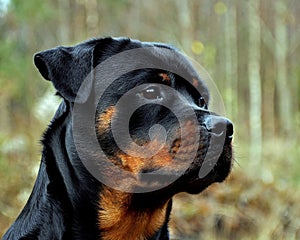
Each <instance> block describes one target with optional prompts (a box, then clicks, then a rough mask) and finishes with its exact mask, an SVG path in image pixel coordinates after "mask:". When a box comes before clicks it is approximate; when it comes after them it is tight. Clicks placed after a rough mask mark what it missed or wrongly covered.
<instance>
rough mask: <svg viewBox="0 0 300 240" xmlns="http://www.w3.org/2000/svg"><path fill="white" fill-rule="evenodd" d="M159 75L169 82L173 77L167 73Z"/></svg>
mask: <svg viewBox="0 0 300 240" xmlns="http://www.w3.org/2000/svg"><path fill="white" fill-rule="evenodd" d="M158 76H160V77H161V78H162V80H163V82H167V83H170V82H171V78H170V76H169V75H168V74H167V73H160V74H158Z"/></svg>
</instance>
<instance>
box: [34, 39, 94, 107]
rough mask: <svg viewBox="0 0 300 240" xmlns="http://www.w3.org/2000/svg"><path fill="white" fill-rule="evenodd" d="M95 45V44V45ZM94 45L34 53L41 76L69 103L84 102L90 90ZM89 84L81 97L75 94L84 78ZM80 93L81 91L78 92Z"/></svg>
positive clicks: (81, 45)
mask: <svg viewBox="0 0 300 240" xmlns="http://www.w3.org/2000/svg"><path fill="white" fill-rule="evenodd" d="M95 44H96V43H95ZM95 44H87V43H86V44H79V45H76V46H74V47H56V48H53V49H49V50H46V51H42V52H39V53H36V54H35V56H34V63H35V66H36V67H37V68H38V70H39V72H40V73H41V75H42V76H43V77H44V78H45V79H46V80H49V81H51V82H52V83H53V85H54V87H55V88H56V90H57V91H58V93H59V94H60V95H61V96H62V97H63V98H65V99H66V100H68V101H70V102H75V99H76V101H77V102H85V101H86V100H87V98H88V96H89V94H90V91H91V88H92V77H91V75H89V74H90V73H91V71H92V67H93V64H92V62H93V57H92V56H93V49H94V46H95ZM88 76H89V77H90V84H88V85H89V86H88V87H87V89H85V90H86V91H83V92H84V94H81V95H82V96H77V92H78V90H79V88H80V86H81V84H82V82H83V81H84V79H85V78H86V77H88ZM80 92H82V91H80Z"/></svg>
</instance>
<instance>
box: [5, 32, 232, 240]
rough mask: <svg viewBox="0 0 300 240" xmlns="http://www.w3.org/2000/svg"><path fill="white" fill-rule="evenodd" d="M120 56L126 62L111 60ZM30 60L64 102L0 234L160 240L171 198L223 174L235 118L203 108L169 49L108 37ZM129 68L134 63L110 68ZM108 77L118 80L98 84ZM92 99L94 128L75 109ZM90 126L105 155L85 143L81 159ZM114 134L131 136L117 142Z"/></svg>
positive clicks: (186, 69)
mask: <svg viewBox="0 0 300 240" xmlns="http://www.w3.org/2000/svg"><path fill="white" fill-rule="evenodd" d="M131 51H139V52H140V53H141V54H140V53H139V52H136V53H135V54H134V55H133V57H132V56H131V57H130V56H129V55H130V52H131ZM167 53H170V54H171V55H172V54H173V55H172V56H173V57H171V58H168V56H167ZM119 54H123V55H122V57H121V59H122V61H119V60H118V58H116V59H115V60H114V62H113V63H109V61H110V59H111V58H114V57H115V56H117V55H119ZM127 56H128V57H127ZM174 56H175V57H174ZM136 59H138V60H137V61H136ZM153 62H155V64H153ZM34 63H35V65H36V67H37V69H38V70H39V72H40V73H41V75H42V77H43V78H45V79H46V80H49V81H51V82H52V84H53V85H54V87H55V89H56V91H57V94H58V95H59V96H60V97H61V99H62V102H61V104H60V106H59V107H58V109H57V111H56V113H55V115H54V117H53V120H52V121H51V123H50V125H49V127H48V129H47V130H46V132H45V133H44V136H43V139H42V144H43V151H42V157H41V163H40V168H39V172H38V175H37V179H36V182H35V185H34V187H33V190H32V193H31V196H30V198H29V200H28V202H27V204H26V205H25V207H24V209H23V210H22V212H21V213H20V215H19V216H18V218H17V219H16V221H15V222H14V223H13V224H12V226H11V227H10V228H9V229H8V231H7V232H6V234H5V235H4V237H3V239H4V240H8V239H9V240H12V239H13V240H17V239H41V240H47V239H49V240H50V239H83V240H96V239H97V240H121V239H122V240H124V239H129V240H131V239H147V240H150V239H151V240H154V239H160V240H166V239H169V238H170V236H169V230H168V223H169V219H170V213H171V208H172V197H173V196H174V195H175V194H177V193H179V192H187V193H191V194H197V193H200V192H201V191H203V190H204V189H205V188H207V187H208V186H209V185H211V184H213V183H215V182H222V181H224V180H225V179H226V177H227V176H228V175H229V173H230V171H231V167H232V143H231V142H232V137H233V124H232V123H231V122H230V120H228V119H227V118H225V117H222V116H219V115H217V114H215V113H212V112H210V111H209V110H208V106H209V93H208V89H207V87H206V86H205V83H204V82H203V81H202V80H201V77H200V76H199V75H198V74H197V72H196V70H195V69H194V68H193V66H192V65H191V63H190V62H189V60H188V59H187V58H186V57H184V56H183V55H182V54H181V53H180V52H179V51H178V50H177V49H176V48H175V47H173V46H170V45H167V44H162V43H152V42H141V41H138V40H132V39H129V38H112V37H106V38H98V39H90V40H87V41H85V42H83V43H80V44H78V45H75V46H71V47H62V46H61V47H56V48H53V49H50V50H46V51H42V52H39V53H37V54H36V55H35V56H34ZM105 64H106V65H105ZM101 65H102V66H101ZM125 65H126V67H129V68H130V67H131V66H133V67H132V68H130V69H129V70H128V71H125V70H124V71H123V72H122V71H121V72H120V74H119V75H114V74H115V73H116V72H118V71H120V69H121V68H122V66H125ZM107 66H108V67H107ZM97 67H99V68H98V70H95V69H96V68H97ZM103 68H106V69H105V73H103ZM101 71H102V72H101ZM110 75H114V76H113V78H114V79H113V80H114V81H111V82H107V84H106V85H105V86H104V87H103V86H102V87H101V86H100V87H99V84H100V85H101V84H102V83H103V81H104V80H103V79H104V78H107V77H105V76H110ZM95 79H96V80H97V81H96V80H95ZM84 81H87V83H88V84H86V86H85V87H83V88H82V85H84V84H83V83H84ZM93 81H94V82H93ZM95 81H96V82H95ZM97 84H98V85H97ZM97 86H98V88H97ZM95 88H97V89H98V90H97V91H100V90H101V91H102V90H103V92H102V94H101V96H100V97H98V96H96V95H97V91H93V89H95ZM82 89H83V90H82ZM99 89H100V90H99ZM174 91H175V92H176V93H175V92H174ZM127 93H128V94H127ZM176 94H177V95H176ZM175 95H176V96H175ZM95 99H96V104H95V106H94V107H92V111H91V113H94V116H93V117H94V119H92V121H91V122H92V124H93V126H92V127H90V126H88V127H86V125H88V122H87V121H89V120H87V121H86V120H85V119H84V116H85V115H86V114H85V113H84V111H85V110H86V109H88V107H83V108H80V107H81V106H84V104H86V103H88V102H95ZM77 105H78V106H79V108H80V109H81V110H80V111H83V113H82V112H81V114H77V115H78V118H81V117H82V119H81V121H79V124H78V126H79V128H81V127H82V128H81V129H80V130H77V129H76V130H74V129H75V127H74V125H75V123H74V122H75V121H77V120H76V119H77V118H75V117H74V115H76V114H75V113H76V111H77V112H78V110H76V106H77ZM131 106H134V107H132V108H130V107H131ZM80 111H79V113H80ZM128 112H130V114H129V113H128ZM126 114H127V115H128V114H129V115H130V116H127V115H126ZM87 115H88V114H87ZM125 118H127V120H124V119H125ZM195 121H196V122H195ZM122 124H123V125H124V126H125V127H124V126H122ZM154 125H156V127H155V128H152V127H153V126H154ZM126 127H127V128H128V132H126V131H125V130H126ZM90 129H92V130H93V131H95V135H96V137H97V138H96V139H97V143H98V144H99V146H101V149H102V150H101V151H102V152H103V154H102V155H101V157H98V154H97V152H92V150H87V151H86V152H88V156H89V157H87V159H86V161H87V162H86V161H85V160H82V159H81V155H82V156H83V155H84V154H80V153H79V152H84V151H85V150H86V149H88V148H90V144H89V142H87V143H88V144H85V137H87V138H89V136H90V134H88V131H90ZM114 129H115V130H114ZM124 129H125V130H124ZM113 130H114V131H113ZM75 131H77V132H78V133H77V134H74V132H75ZM195 133H196V134H195ZM118 134H120V136H121V137H120V136H118V137H119V138H121V140H122V139H123V137H122V136H125V135H126V134H127V135H129V138H128V139H127V138H125V139H126V141H123V143H121V144H120V143H119V142H120V141H119V142H118V141H117V140H116V136H117V135H118ZM82 137H83V140H82V139H81V140H80V138H82ZM77 138H79V140H76V139H77ZM213 139H214V142H213V141H212V140H213ZM219 140H220V141H219ZM129 142H130V143H129ZM78 143H81V144H78ZM162 143H163V144H162ZM121 145H122V146H121ZM120 146H121V147H120ZM136 149H137V150H139V149H142V151H141V152H142V153H141V154H140V155H141V156H140V155H139V153H136V152H135V151H137V150H136ZM218 150H220V151H219V153H217V152H218ZM148 152H151V154H148ZM143 154H144V156H143ZM145 154H146V155H145ZM103 156H104V157H103ZM83 158H84V157H83ZM95 162H96V163H95ZM89 164H90V165H89ZM93 164H94V165H93ZM205 166H206V167H207V166H209V167H210V168H207V170H206V172H205V171H204V172H205V173H204V174H202V175H203V176H200V175H201V174H200V172H201V171H202V170H203V168H204V167H205ZM201 169H202V170H201ZM98 171H99V172H101V174H100V175H101V177H102V179H100V180H99V178H98V177H97V174H98ZM118 171H119V172H118ZM117 173H120V174H121V175H120V174H117ZM123 173H124V174H123ZM202 173H203V172H202ZM170 179H171V180H170Z"/></svg>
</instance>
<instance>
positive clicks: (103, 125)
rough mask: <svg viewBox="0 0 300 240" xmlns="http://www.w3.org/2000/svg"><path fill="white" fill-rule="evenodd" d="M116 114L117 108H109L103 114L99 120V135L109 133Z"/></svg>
mask: <svg viewBox="0 0 300 240" xmlns="http://www.w3.org/2000/svg"><path fill="white" fill-rule="evenodd" d="M114 112H115V107H114V106H110V107H108V108H107V109H106V110H105V111H104V112H103V113H101V114H100V115H99V117H98V119H97V130H98V133H99V134H102V133H105V132H107V131H109V129H110V124H111V118H112V115H113V114H114Z"/></svg>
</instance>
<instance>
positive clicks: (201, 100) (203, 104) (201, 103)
mask: <svg viewBox="0 0 300 240" xmlns="http://www.w3.org/2000/svg"><path fill="white" fill-rule="evenodd" d="M198 106H199V107H201V108H204V109H207V103H206V101H205V99H204V97H200V98H199V99H198Z"/></svg>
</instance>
